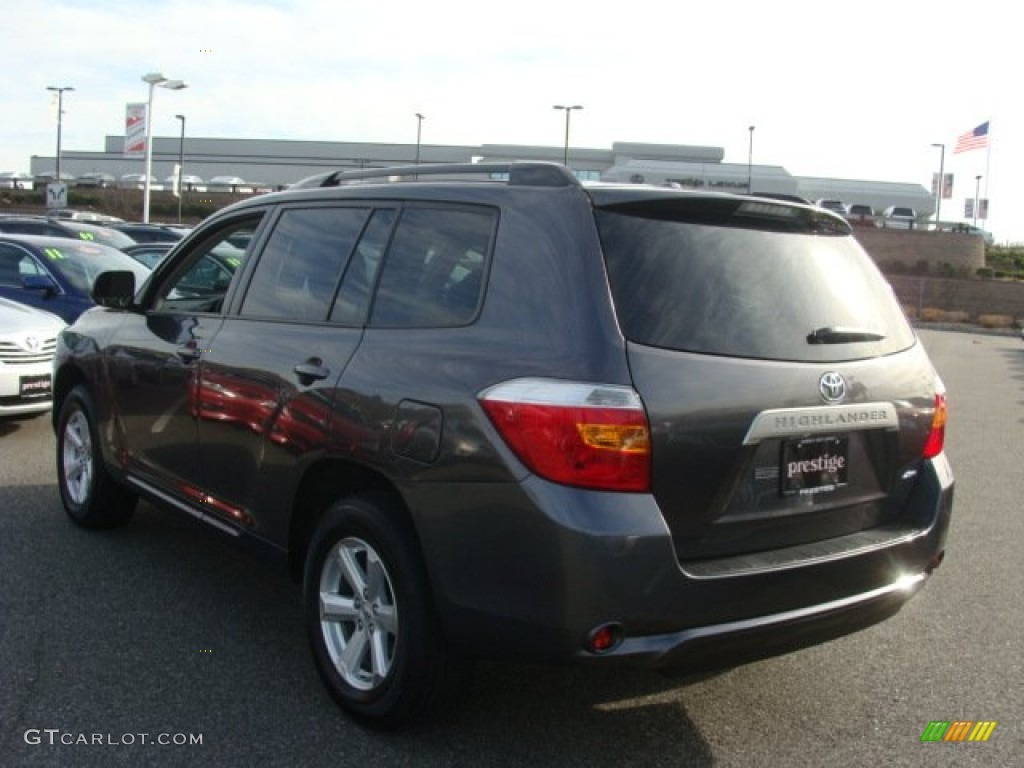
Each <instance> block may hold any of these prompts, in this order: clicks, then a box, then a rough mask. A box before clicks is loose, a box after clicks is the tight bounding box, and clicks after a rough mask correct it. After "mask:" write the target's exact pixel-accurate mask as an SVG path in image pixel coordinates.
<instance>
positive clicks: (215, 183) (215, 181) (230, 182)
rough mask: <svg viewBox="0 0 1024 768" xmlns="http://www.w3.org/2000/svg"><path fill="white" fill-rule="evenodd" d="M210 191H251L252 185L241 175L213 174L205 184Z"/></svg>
mask: <svg viewBox="0 0 1024 768" xmlns="http://www.w3.org/2000/svg"><path fill="white" fill-rule="evenodd" d="M207 189H208V190H209V191H210V192H235V193H239V192H246V193H251V192H252V185H251V184H250V183H248V182H247V181H246V180H245V179H243V178H242V177H241V176H214V177H213V178H212V179H210V183H209V184H207Z"/></svg>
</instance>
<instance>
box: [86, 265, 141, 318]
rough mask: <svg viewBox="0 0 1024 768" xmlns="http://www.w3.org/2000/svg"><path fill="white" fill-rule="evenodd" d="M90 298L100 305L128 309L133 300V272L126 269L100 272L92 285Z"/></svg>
mask: <svg viewBox="0 0 1024 768" xmlns="http://www.w3.org/2000/svg"><path fill="white" fill-rule="evenodd" d="M92 300H93V301H95V302H96V303H97V304H99V305H100V306H101V307H108V308H110V309H128V307H130V306H131V305H132V302H133V301H134V300H135V274H134V273H133V272H128V271H127V270H124V271H122V270H116V271H113V272H101V273H100V274H99V275H97V276H96V282H94V283H93V285H92Z"/></svg>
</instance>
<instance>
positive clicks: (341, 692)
mask: <svg viewBox="0 0 1024 768" xmlns="http://www.w3.org/2000/svg"><path fill="white" fill-rule="evenodd" d="M304 599H305V612H306V629H307V632H308V634H309V639H310V644H311V646H312V651H313V657H314V659H315V661H316V665H317V669H318V671H319V672H320V676H321V677H322V679H323V680H324V683H325V684H326V685H327V688H328V690H329V691H330V693H331V695H332V696H333V697H334V699H335V701H337V702H338V704H340V705H341V706H342V707H343V708H344V709H345V710H347V711H348V712H350V713H351V714H353V715H355V716H356V717H357V718H359V719H360V720H362V721H363V722H365V723H366V724H367V725H370V726H373V727H378V728H393V727H397V726H401V725H407V724H410V723H414V722H417V721H422V720H425V719H427V718H430V717H434V716H436V715H437V714H438V713H439V712H441V711H443V709H444V707H445V705H446V704H447V703H448V702H449V701H450V694H451V693H452V691H453V688H454V686H453V685H452V682H453V677H454V676H455V675H456V668H457V666H458V663H457V662H456V660H455V659H454V658H453V657H452V656H451V654H450V653H449V652H448V651H447V649H446V648H445V647H444V642H443V638H442V636H441V632H440V628H439V626H438V623H437V618H436V616H435V614H434V606H433V600H432V598H431V595H430V589H429V587H428V584H427V578H426V571H425V569H424V567H423V563H422V559H421V557H420V553H419V550H418V547H417V545H416V539H415V535H414V532H413V530H412V527H411V525H410V524H409V523H408V521H407V520H406V519H405V517H404V515H403V512H402V510H401V509H400V508H399V507H398V506H397V504H396V503H395V502H394V501H393V500H392V499H390V498H389V497H387V496H384V495H381V494H364V495H359V496H353V497H350V498H347V499H343V500H342V501H340V502H338V503H336V504H335V505H333V506H332V507H331V508H330V509H328V510H327V512H326V513H325V514H324V517H323V519H322V520H321V521H320V524H319V526H318V528H317V531H316V534H315V535H314V537H313V543H312V545H311V547H310V551H309V555H308V557H307V559H306V567H305V578H304Z"/></svg>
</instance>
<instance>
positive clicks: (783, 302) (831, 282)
mask: <svg viewBox="0 0 1024 768" xmlns="http://www.w3.org/2000/svg"><path fill="white" fill-rule="evenodd" d="M595 215H596V220H597V225H598V232H599V234H600V237H601V244H602V247H603V250H604V255H605V260H606V262H607V265H608V274H609V278H610V282H611V288H612V295H613V297H614V299H615V308H616V313H617V315H618V318H619V323H620V326H621V328H622V331H623V333H624V334H625V336H626V338H627V339H629V340H631V341H635V342H638V343H641V344H646V345H650V346H655V347H662V348H667V349H675V350H683V351H688V352H698V353H706V354H716V355H729V356H735V357H746V358H761V359H772V360H798V361H807V362H816V361H836V360H849V359H858V358H865V357H875V356H878V355H883V354H891V353H893V352H896V351H899V350H902V349H905V348H907V347H909V346H911V345H912V344H913V343H914V334H913V331H912V330H911V328H910V327H909V325H908V323H907V321H906V318H905V317H904V315H903V312H902V310H901V309H900V307H899V305H898V303H897V302H896V299H895V296H894V294H893V292H892V289H891V288H890V287H889V285H888V283H886V282H885V280H884V278H883V277H882V276H881V274H880V273H879V272H878V270H877V268H876V267H875V265H874V263H873V262H872V261H871V259H870V258H869V257H868V255H867V254H866V253H865V252H864V251H863V249H862V248H861V247H860V246H859V245H858V243H857V241H856V240H855V239H854V238H853V237H852V236H849V235H839V234H823V233H816V232H806V231H805V232H801V231H769V228H768V227H767V226H766V227H765V228H761V227H754V226H752V225H751V222H750V221H741V220H740V219H739V218H738V217H737V220H736V221H735V222H730V221H729V220H728V219H724V218H723V219H720V220H719V221H715V222H714V223H711V222H708V221H707V217H703V216H702V217H699V218H698V220H696V221H695V220H693V218H694V216H693V215H692V213H691V212H690V211H687V210H685V209H683V208H680V209H679V210H678V211H676V212H672V211H670V210H669V209H668V208H667V207H666V206H659V208H658V209H657V210H655V209H653V208H648V209H646V210H645V208H644V207H641V206H634V207H631V208H630V209H629V211H628V213H626V212H616V211H615V210H614V209H603V210H600V209H599V210H597V211H596V214H595ZM701 218H702V219H703V220H700V219H701ZM687 219H689V220H687ZM771 228H773V229H775V228H776V227H775V226H774V225H771Z"/></svg>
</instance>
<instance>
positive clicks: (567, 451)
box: [480, 379, 651, 492]
mask: <svg viewBox="0 0 1024 768" xmlns="http://www.w3.org/2000/svg"><path fill="white" fill-rule="evenodd" d="M480 404H481V406H483V409H484V411H485V412H486V413H487V415H488V417H490V419H491V421H492V422H493V423H494V426H495V427H496V428H497V430H498V432H499V433H500V434H501V436H502V438H503V439H504V440H505V442H506V443H508V446H509V447H510V448H511V449H512V451H513V452H514V453H515V454H516V456H517V457H518V458H519V460H520V461H522V462H523V463H524V464H525V465H526V466H527V467H528V468H529V469H530V471H532V472H534V473H535V474H537V475H540V476H541V477H543V478H546V479H548V480H552V481H554V482H556V483H562V484H564V485H572V486H576V487H579V488H595V489H599V490H611V491H633V492H643V491H647V490H649V489H650V485H651V439H650V429H649V427H648V424H647V413H646V412H645V411H644V407H643V403H642V402H641V401H640V396H639V395H638V394H637V393H636V391H635V390H633V389H631V388H630V387H623V386H617V385H612V384H586V383H582V382H571V381H559V380H555V379H514V380H512V381H506V382H504V383H502V384H497V385H495V386H493V387H490V388H489V389H486V390H484V391H483V392H482V393H481V394H480Z"/></svg>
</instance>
